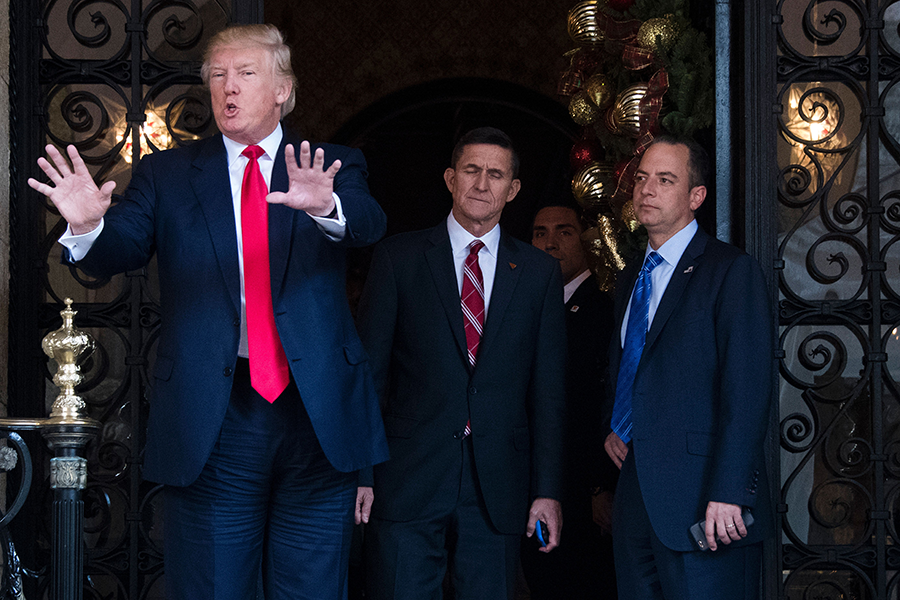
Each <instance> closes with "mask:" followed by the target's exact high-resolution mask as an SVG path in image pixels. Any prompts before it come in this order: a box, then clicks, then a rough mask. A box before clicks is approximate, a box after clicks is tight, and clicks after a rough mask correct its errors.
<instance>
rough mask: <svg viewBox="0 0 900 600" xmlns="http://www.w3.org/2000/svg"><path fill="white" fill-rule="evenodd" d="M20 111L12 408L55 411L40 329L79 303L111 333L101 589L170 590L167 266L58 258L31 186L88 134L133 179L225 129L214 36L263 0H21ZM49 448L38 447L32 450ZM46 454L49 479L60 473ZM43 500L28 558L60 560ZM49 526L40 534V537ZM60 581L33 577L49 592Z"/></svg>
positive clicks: (103, 415) (110, 164)
mask: <svg viewBox="0 0 900 600" xmlns="http://www.w3.org/2000/svg"><path fill="white" fill-rule="evenodd" d="M10 16H11V52H10V54H11V60H10V63H11V64H10V80H11V82H10V88H11V111H10V112H11V114H12V115H13V117H12V123H11V125H12V127H11V131H12V144H11V150H12V155H13V160H12V170H11V179H12V189H11V231H12V239H11V256H12V257H13V260H12V264H11V279H12V281H11V286H10V287H11V290H12V294H11V298H10V315H11V317H10V325H11V327H10V330H11V331H10V347H11V348H15V349H16V351H15V352H10V364H9V374H10V377H9V380H10V415H11V416H14V417H15V416H34V415H44V414H46V407H45V403H46V400H45V395H47V396H51V398H52V393H53V386H52V385H51V386H49V388H50V389H47V390H46V391H45V389H44V385H43V383H44V382H45V381H46V380H47V378H48V377H49V370H48V368H47V365H46V362H45V359H44V358H43V356H42V353H41V345H40V340H41V337H42V336H43V335H44V333H46V332H47V331H48V330H49V329H54V328H56V327H57V326H58V324H59V318H58V315H59V309H60V307H61V303H62V300H63V298H65V297H71V298H74V299H75V308H76V309H77V310H78V320H79V326H80V327H81V328H82V329H84V330H86V331H88V332H89V333H90V334H91V335H92V336H93V337H94V339H95V340H96V341H97V343H98V349H97V352H96V353H95V355H94V358H93V359H92V360H91V361H90V362H89V363H88V364H86V365H84V368H83V371H84V373H85V376H86V380H85V383H84V384H83V385H82V386H81V387H80V388H79V391H80V392H81V393H83V394H84V395H85V396H86V397H87V398H88V400H89V409H88V410H89V412H90V415H91V416H92V417H94V418H96V419H98V420H99V421H101V422H102V423H103V428H102V432H101V434H100V436H99V439H98V440H96V442H94V443H93V444H92V445H91V446H90V447H89V455H88V456H89V459H90V472H89V486H88V488H87V490H86V491H85V517H86V525H85V540H86V542H87V549H86V555H85V559H86V560H85V586H84V593H85V597H87V598H98V599H99V598H103V599H104V600H112V599H125V598H131V599H138V598H142V599H144V598H157V597H162V596H163V593H162V583H161V581H162V579H161V577H162V551H161V544H160V541H161V536H162V531H161V529H162V524H161V523H160V520H159V517H158V515H157V510H156V507H157V502H158V498H157V495H158V494H157V492H158V489H157V488H156V487H155V486H153V485H151V484H149V483H147V482H144V481H143V480H142V478H141V473H140V465H141V453H142V450H143V429H144V421H145V417H146V412H147V404H146V392H147V387H148V372H149V368H150V365H151V363H152V361H153V356H154V353H155V340H156V335H157V329H158V320H159V319H158V310H157V294H156V291H155V287H156V286H155V277H154V272H153V271H154V266H153V265H151V266H150V267H148V268H147V269H145V270H142V271H140V272H133V273H127V274H125V275H122V276H118V277H116V278H113V279H112V280H109V281H106V280H104V281H97V280H93V279H91V278H88V277H86V276H85V275H84V274H83V273H80V272H78V271H77V270H75V269H70V268H68V267H65V266H63V265H61V264H60V255H59V253H60V248H59V245H58V244H56V243H55V240H56V239H57V238H58V237H59V235H60V234H61V233H62V232H63V230H64V228H65V223H64V222H63V221H62V220H61V219H60V218H59V215H58V214H57V213H56V211H55V210H54V209H53V207H52V206H51V205H49V204H48V202H47V201H46V200H45V199H43V198H40V197H39V196H38V195H37V194H35V193H33V192H32V191H31V190H30V188H28V187H27V185H26V183H25V181H26V179H27V178H28V177H29V176H34V177H39V176H41V174H40V172H39V170H38V169H37V168H36V167H35V166H34V165H35V162H34V161H35V159H36V158H37V157H38V156H40V155H42V154H43V146H44V145H45V144H48V143H52V144H55V145H57V146H59V147H62V146H64V145H67V144H74V145H75V147H76V148H78V150H79V152H80V153H81V155H82V156H83V157H84V159H85V162H86V163H87V165H88V168H89V169H90V170H91V172H92V174H93V175H94V177H95V180H97V181H108V180H115V181H116V182H117V190H119V191H121V190H124V189H125V186H126V185H127V183H128V180H129V179H130V177H131V172H132V167H133V166H134V165H135V164H136V163H137V159H138V157H139V156H140V154H143V153H146V152H154V151H157V150H160V149H164V148H166V147H171V146H174V145H178V144H186V143H190V142H191V140H193V139H197V138H198V137H203V136H205V135H208V134H209V133H210V132H211V131H212V130H213V129H214V123H213V121H212V115H211V111H210V109H209V106H208V94H207V93H206V92H205V91H204V90H203V89H202V87H201V86H200V79H199V66H200V54H201V52H202V49H203V47H204V45H205V42H206V40H207V39H208V38H209V37H210V36H211V35H212V34H214V33H215V32H216V31H218V30H220V29H221V28H222V27H224V26H225V25H226V24H228V23H232V22H238V23H250V22H259V21H260V20H261V16H262V2H261V1H260V0H246V1H238V0H235V1H234V2H233V5H232V1H231V0H131V1H130V2H128V1H127V0H124V1H119V0H44V1H40V2H37V1H35V2H32V1H29V2H18V1H15V2H10ZM31 446H32V448H38V447H40V442H39V441H37V442H36V443H34V444H32V445H31ZM45 462H46V461H42V460H38V461H36V477H35V479H36V481H37V482H46V481H47V473H46V470H45V469H46V465H45ZM44 485H45V488H44V491H43V493H41V490H40V489H36V490H33V493H34V492H37V493H36V494H35V495H34V496H32V498H31V501H30V502H29V503H28V509H27V511H26V512H25V513H24V514H21V515H20V516H19V517H18V519H17V521H15V522H14V525H15V526H16V527H15V528H14V530H13V535H14V539H15V540H16V541H17V542H18V543H19V547H20V548H21V549H22V556H23V562H24V563H25V566H27V567H33V566H35V565H40V564H47V562H49V561H48V559H47V553H48V551H49V543H48V540H49V527H48V520H49V515H50V511H49V504H48V502H49V494H48V493H47V491H46V483H45V484H44ZM35 532H37V535H36V534H35ZM46 585H47V582H46V581H39V582H38V583H31V584H30V585H28V586H27V587H26V594H27V595H28V597H40V596H42V595H43V594H44V593H45V590H46Z"/></svg>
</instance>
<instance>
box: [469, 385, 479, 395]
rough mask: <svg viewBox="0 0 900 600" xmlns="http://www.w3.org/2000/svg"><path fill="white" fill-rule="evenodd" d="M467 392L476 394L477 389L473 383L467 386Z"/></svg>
mask: <svg viewBox="0 0 900 600" xmlns="http://www.w3.org/2000/svg"><path fill="white" fill-rule="evenodd" d="M469 393H470V394H477V393H478V390H477V389H475V386H474V385H473V386H472V387H470V388H469Z"/></svg>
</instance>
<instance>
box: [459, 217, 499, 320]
mask: <svg viewBox="0 0 900 600" xmlns="http://www.w3.org/2000/svg"><path fill="white" fill-rule="evenodd" d="M447 233H449V234H450V247H451V248H452V249H453V268H454V271H455V272H456V283H457V289H458V290H459V294H460V296H462V285H463V265H464V263H465V261H466V257H467V256H468V255H469V245H470V244H471V243H472V242H474V241H475V240H481V241H482V243H484V248H482V249H481V250H480V251H479V252H478V266H479V267H481V276H482V278H483V279H484V282H483V283H484V318H485V320H487V314H488V305H489V304H490V303H491V291H492V290H493V289H494V274H495V273H496V272H497V249H498V248H499V247H500V225H494V228H493V229H491V230H490V231H488V232H487V233H486V234H484V235H483V236H481V237H477V238H476V237H475V236H474V235H472V234H471V233H469V232H468V231H466V230H465V229H464V228H463V226H462V225H460V224H459V222H458V221H457V220H456V217H454V216H453V212H452V211H451V212H450V216H449V217H447Z"/></svg>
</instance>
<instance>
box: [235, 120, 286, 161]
mask: <svg viewBox="0 0 900 600" xmlns="http://www.w3.org/2000/svg"><path fill="white" fill-rule="evenodd" d="M283 137H284V132H283V131H282V129H281V123H278V125H276V126H275V129H274V130H273V131H272V133H270V134H269V135H268V136H267V137H266V138H265V139H264V140H262V141H261V142H259V143H258V144H256V145H257V146H259V147H260V148H262V149H263V150H264V151H265V154H264V155H263V156H261V157H260V158H261V159H263V160H270V161H274V160H275V155H276V154H278V147H279V146H280V145H281V138H283ZM222 141H223V142H225V152H226V153H227V154H228V166H229V167H230V166H232V165H234V161H236V160H238V159H239V158H241V152H243V151H244V149H245V148H246V147H247V144H241V143H240V142H236V141H234V140H233V139H231V138H229V137H228V136H226V135H223V136H222ZM244 160H246V159H244Z"/></svg>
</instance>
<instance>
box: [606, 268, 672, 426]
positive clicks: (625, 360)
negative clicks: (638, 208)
mask: <svg viewBox="0 0 900 600" xmlns="http://www.w3.org/2000/svg"><path fill="white" fill-rule="evenodd" d="M662 261H663V259H662V257H661V256H660V255H659V254H657V253H656V252H651V253H650V254H648V255H647V258H646V259H645V260H644V266H643V267H641V272H640V274H639V275H638V279H637V283H635V284H634V292H633V294H632V296H631V312H629V313H628V328H627V329H626V330H625V345H624V346H623V347H622V360H621V362H620V363H619V377H618V379H616V403H615V404H614V405H613V415H612V422H611V425H612V430H613V432H614V433H615V434H616V435H618V436H619V437H620V438H621V439H622V441H623V442H625V443H626V444H627V443H628V441H629V440H630V439H631V426H632V421H631V395H632V392H633V391H634V375H635V373H636V372H637V367H638V363H639V362H641V353H642V352H643V351H644V341H645V340H646V339H647V321H648V320H649V319H648V311H649V309H650V290H651V287H652V285H651V282H650V272H651V271H652V270H653V269H655V268H656V267H658V266H659V265H660V264H662Z"/></svg>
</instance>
